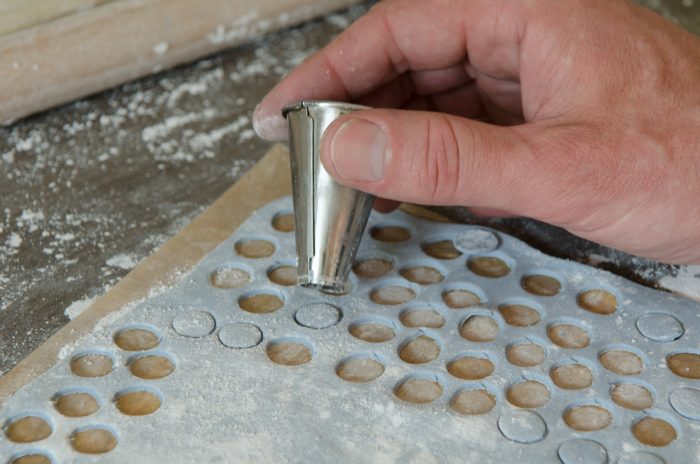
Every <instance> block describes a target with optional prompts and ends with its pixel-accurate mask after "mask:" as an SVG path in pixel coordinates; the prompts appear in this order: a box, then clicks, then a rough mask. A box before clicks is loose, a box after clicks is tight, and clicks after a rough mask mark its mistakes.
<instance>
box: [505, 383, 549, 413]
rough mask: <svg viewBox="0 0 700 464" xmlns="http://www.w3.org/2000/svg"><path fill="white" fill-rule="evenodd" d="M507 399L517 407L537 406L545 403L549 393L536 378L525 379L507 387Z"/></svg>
mask: <svg viewBox="0 0 700 464" xmlns="http://www.w3.org/2000/svg"><path fill="white" fill-rule="evenodd" d="M506 397H507V398H508V401H509V402H510V403H511V404H512V405H514V406H517V407H519V408H539V407H542V406H544V405H545V404H547V402H548V401H549V399H550V397H551V394H550V392H549V389H548V388H547V386H546V385H545V384H543V383H541V382H538V381H536V380H525V381H523V382H519V383H516V384H515V385H512V386H511V387H510V388H508V391H507V393H506Z"/></svg>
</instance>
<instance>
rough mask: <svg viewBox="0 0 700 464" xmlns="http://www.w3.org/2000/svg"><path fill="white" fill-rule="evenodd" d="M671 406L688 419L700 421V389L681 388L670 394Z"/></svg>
mask: <svg viewBox="0 0 700 464" xmlns="http://www.w3.org/2000/svg"><path fill="white" fill-rule="evenodd" d="M669 400H670V402H671V406H672V407H673V409H675V411H676V412H677V413H678V414H680V415H681V416H683V417H685V418H686V419H690V420H695V421H700V390H698V389H696V388H679V389H677V390H674V391H673V392H671V395H670V396H669Z"/></svg>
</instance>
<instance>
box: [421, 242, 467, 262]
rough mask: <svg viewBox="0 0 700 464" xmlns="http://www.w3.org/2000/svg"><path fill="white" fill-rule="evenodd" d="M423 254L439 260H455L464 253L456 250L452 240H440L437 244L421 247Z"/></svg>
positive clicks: (432, 243) (427, 244)
mask: <svg viewBox="0 0 700 464" xmlns="http://www.w3.org/2000/svg"><path fill="white" fill-rule="evenodd" d="M421 249H422V250H423V253H425V254H426V255H428V256H432V257H433V258H437V259H455V258H459V257H460V256H462V252H461V251H459V250H458V249H457V248H455V246H454V243H452V240H438V241H436V242H430V243H424V244H423V245H421Z"/></svg>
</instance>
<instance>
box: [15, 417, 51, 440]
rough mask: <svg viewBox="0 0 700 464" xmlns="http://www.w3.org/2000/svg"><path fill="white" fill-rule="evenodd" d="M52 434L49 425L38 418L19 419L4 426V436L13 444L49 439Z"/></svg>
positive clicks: (44, 420) (41, 418) (43, 419)
mask: <svg viewBox="0 0 700 464" xmlns="http://www.w3.org/2000/svg"><path fill="white" fill-rule="evenodd" d="M52 433H53V428H52V427H51V424H49V422H48V421H47V420H46V419H45V418H43V417H40V416H33V415H28V416H23V417H19V418H17V419H12V420H10V422H9V423H8V425H6V426H5V436H6V437H7V439H8V440H10V441H13V442H15V443H33V442H35V441H40V440H43V439H45V438H48V437H50V436H51V434H52Z"/></svg>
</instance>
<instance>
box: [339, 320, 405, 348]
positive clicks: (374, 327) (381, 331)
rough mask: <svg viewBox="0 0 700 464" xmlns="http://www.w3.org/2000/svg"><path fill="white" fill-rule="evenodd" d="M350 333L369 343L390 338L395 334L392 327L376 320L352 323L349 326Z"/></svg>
mask: <svg viewBox="0 0 700 464" xmlns="http://www.w3.org/2000/svg"><path fill="white" fill-rule="evenodd" d="M350 334H352V336H353V337H355V338H359V339H360V340H364V341H366V342H370V343H381V342H386V341H389V340H391V339H392V338H394V337H395V336H396V332H394V329H392V328H391V327H389V326H388V325H384V324H380V323H378V322H365V323H362V324H353V325H352V326H350Z"/></svg>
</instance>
